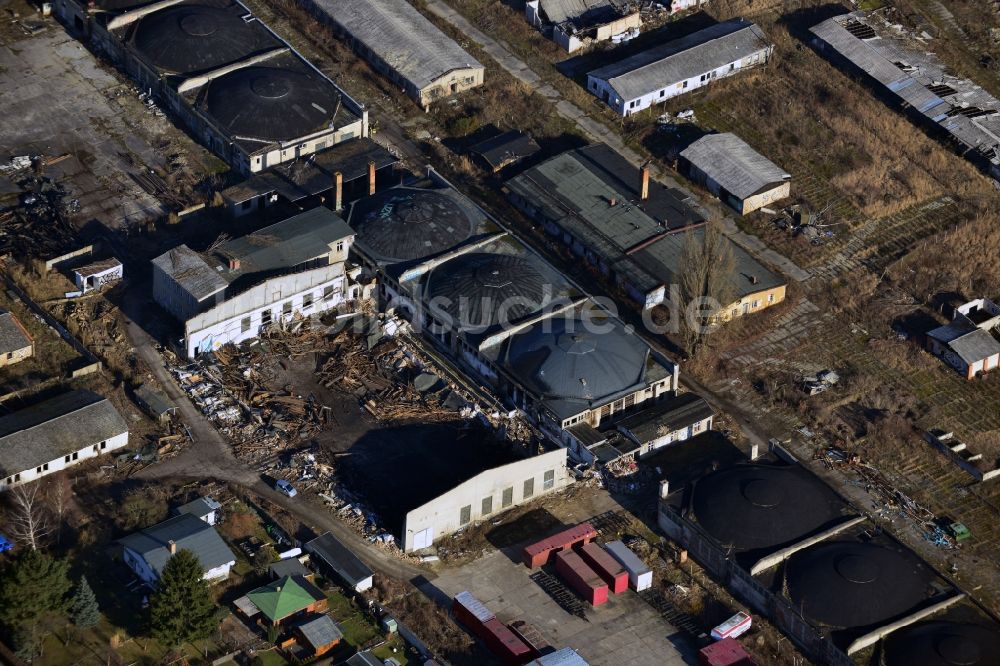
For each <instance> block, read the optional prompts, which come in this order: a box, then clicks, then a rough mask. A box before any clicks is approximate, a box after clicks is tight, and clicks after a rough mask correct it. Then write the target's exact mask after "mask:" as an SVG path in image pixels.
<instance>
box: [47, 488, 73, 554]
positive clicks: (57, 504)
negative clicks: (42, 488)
mask: <svg viewBox="0 0 1000 666" xmlns="http://www.w3.org/2000/svg"><path fill="white" fill-rule="evenodd" d="M71 494H72V491H71V490H70V487H69V479H68V478H66V476H64V475H63V474H58V475H56V476H55V477H54V478H53V479H52V483H51V484H50V485H49V487H48V490H47V491H46V495H47V497H48V500H49V507H50V508H51V509H52V513H53V514H54V516H55V519H56V528H55V531H56V544H59V543H60V542H61V541H62V533H63V525H64V524H65V517H66V511H67V510H69V504H70V499H69V498H70V495H71Z"/></svg>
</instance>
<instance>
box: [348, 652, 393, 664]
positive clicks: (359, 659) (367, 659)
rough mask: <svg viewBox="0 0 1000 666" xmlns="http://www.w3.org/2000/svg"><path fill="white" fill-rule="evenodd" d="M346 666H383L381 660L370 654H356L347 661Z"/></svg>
mask: <svg viewBox="0 0 1000 666" xmlns="http://www.w3.org/2000/svg"><path fill="white" fill-rule="evenodd" d="M346 663H347V666H384V665H383V664H382V660H381V659H379V658H378V657H376V656H375V655H373V654H372V653H371V652H358V653H355V654H353V655H351V658H350V659H348V660H347V662H346Z"/></svg>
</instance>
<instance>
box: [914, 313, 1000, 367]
mask: <svg viewBox="0 0 1000 666" xmlns="http://www.w3.org/2000/svg"><path fill="white" fill-rule="evenodd" d="M927 337H929V338H934V339H935V340H938V341H939V342H941V343H943V344H946V345H948V347H949V348H950V349H951V350H952V351H954V352H955V353H956V354H958V356H959V357H960V358H961V359H962V360H963V361H965V362H966V363H967V364H969V365H972V364H973V363H976V362H977V361H982V360H983V359H986V358H989V357H990V356H993V355H994V354H1000V342H998V341H997V339H996V338H995V337H993V335H992V334H991V333H989V332H988V331H984V330H983V329H981V328H977V327H976V325H975V324H973V323H971V322H969V321H967V320H963V319H961V318H960V319H956V320H954V321H952V322H950V323H948V324H946V325H944V326H940V327H938V328H935V329H934V330H932V331H930V332H929V333H927Z"/></svg>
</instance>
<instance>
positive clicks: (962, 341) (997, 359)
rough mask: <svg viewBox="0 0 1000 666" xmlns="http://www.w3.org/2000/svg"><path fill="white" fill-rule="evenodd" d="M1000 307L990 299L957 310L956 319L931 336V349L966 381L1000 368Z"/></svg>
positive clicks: (929, 334)
mask: <svg viewBox="0 0 1000 666" xmlns="http://www.w3.org/2000/svg"><path fill="white" fill-rule="evenodd" d="M998 329H1000V307H998V306H997V305H996V303H994V302H993V301H991V300H990V299H988V298H979V299H976V300H973V301H969V302H968V303H965V304H964V305H961V306H959V307H958V308H956V310H955V312H954V318H953V319H952V320H951V321H950V322H949V323H948V324H945V325H944V326H940V327H938V328H935V329H934V330H932V331H930V332H929V333H927V349H928V350H929V351H930V352H931V353H932V354H934V355H935V356H938V357H940V358H942V359H943V360H944V361H945V363H947V364H948V365H950V366H952V367H953V368H955V369H956V370H957V371H958V372H960V373H961V374H962V375H963V376H965V378H966V379H974V378H975V377H976V375H979V374H985V373H987V372H989V371H990V370H995V369H996V368H997V367H998V366H1000V341H998V340H997V338H996V335H995V334H994V332H995V331H997V330H998Z"/></svg>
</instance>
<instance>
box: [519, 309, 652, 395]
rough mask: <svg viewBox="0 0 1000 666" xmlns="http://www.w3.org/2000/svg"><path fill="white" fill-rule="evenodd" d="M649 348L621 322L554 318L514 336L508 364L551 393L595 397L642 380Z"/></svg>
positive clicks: (524, 378) (529, 382)
mask: <svg viewBox="0 0 1000 666" xmlns="http://www.w3.org/2000/svg"><path fill="white" fill-rule="evenodd" d="M648 353H649V349H648V348H647V347H646V345H645V344H643V343H642V341H641V340H639V339H638V338H637V337H636V336H635V335H633V334H632V333H629V332H627V331H626V330H625V329H624V328H623V327H622V325H621V324H620V323H619V322H617V321H610V320H609V321H603V322H600V323H598V322H585V321H583V320H581V319H566V318H565V317H554V318H552V319H546V320H545V321H543V322H541V323H538V324H535V325H534V326H532V327H531V328H529V329H528V330H527V331H525V332H523V333H519V334H517V335H515V336H513V337H512V338H511V339H510V343H509V346H508V348H507V366H508V367H509V368H510V371H511V372H513V373H514V374H515V375H516V376H517V377H518V378H519V379H520V380H521V381H522V382H523V383H524V384H525V385H526V386H527V387H529V388H532V389H534V390H535V391H537V392H539V393H541V394H542V395H544V396H545V397H548V398H569V399H577V400H594V399H598V398H603V397H607V396H611V395H614V394H616V393H620V392H622V391H624V390H626V389H628V388H630V387H632V386H635V385H636V384H637V383H638V382H640V381H641V380H642V376H643V372H644V370H645V367H646V357H647V355H648Z"/></svg>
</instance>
